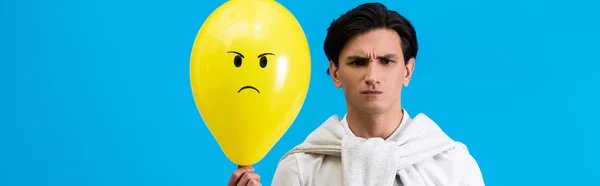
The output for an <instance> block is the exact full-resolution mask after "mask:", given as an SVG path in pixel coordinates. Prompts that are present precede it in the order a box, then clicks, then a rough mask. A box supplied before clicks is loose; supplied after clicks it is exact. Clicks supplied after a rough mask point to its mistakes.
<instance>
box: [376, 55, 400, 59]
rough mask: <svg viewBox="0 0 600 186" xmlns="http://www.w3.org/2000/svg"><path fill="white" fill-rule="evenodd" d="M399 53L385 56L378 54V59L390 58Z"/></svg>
mask: <svg viewBox="0 0 600 186" xmlns="http://www.w3.org/2000/svg"><path fill="white" fill-rule="evenodd" d="M396 56H397V55H396V54H386V55H383V56H378V57H377V59H390V58H395V57H396Z"/></svg>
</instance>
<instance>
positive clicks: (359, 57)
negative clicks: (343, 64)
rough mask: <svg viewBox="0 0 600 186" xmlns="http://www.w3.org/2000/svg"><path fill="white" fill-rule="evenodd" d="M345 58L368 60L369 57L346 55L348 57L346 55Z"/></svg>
mask: <svg viewBox="0 0 600 186" xmlns="http://www.w3.org/2000/svg"><path fill="white" fill-rule="evenodd" d="M346 59H347V60H368V59H369V58H368V57H363V56H357V55H354V56H348V57H346Z"/></svg>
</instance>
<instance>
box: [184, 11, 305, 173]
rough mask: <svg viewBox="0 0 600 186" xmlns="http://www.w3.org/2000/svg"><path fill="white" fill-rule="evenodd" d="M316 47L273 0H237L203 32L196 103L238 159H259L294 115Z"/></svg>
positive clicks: (195, 62) (194, 58) (194, 60)
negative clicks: (310, 49)
mask: <svg viewBox="0 0 600 186" xmlns="http://www.w3.org/2000/svg"><path fill="white" fill-rule="evenodd" d="M310 70H311V65H310V52H309V48H308V42H307V40H306V37H305V35H304V33H303V31H302V28H301V26H300V24H299V23H298V22H297V21H296V19H295V18H294V16H293V15H292V14H291V13H290V12H289V11H288V10H287V9H286V8H285V7H283V6H282V5H281V4H279V3H277V2H276V1H274V0H230V1H228V2H226V3H224V4H223V5H221V6H220V7H219V8H217V9H216V10H215V11H214V12H213V13H212V14H211V15H210V16H209V17H208V18H207V19H206V21H205V22H204V24H203V25H202V28H201V29H200V31H199V32H198V35H197V36H196V40H195V42H194V47H193V49H192V55H191V64H190V81H191V85H192V92H193V95H194V100H195V102H196V106H197V107H198V110H199V111H200V114H201V116H202V119H203V120H204V122H205V124H206V125H207V126H208V128H209V130H210V132H211V134H212V135H213V136H214V137H215V139H216V140H217V142H218V144H219V145H220V147H221V149H222V151H223V152H224V153H225V155H226V156H227V158H229V159H230V160H231V161H232V162H233V163H235V164H237V165H253V164H255V163H257V162H258V161H260V160H261V159H262V158H263V157H264V156H265V155H266V154H267V152H269V151H270V149H271V148H272V147H273V146H274V145H275V143H276V142H277V141H278V140H279V139H280V138H281V137H282V136H283V134H284V133H285V132H286V131H287V130H288V128H289V127H290V125H291V124H292V122H293V121H294V120H295V118H296V116H297V114H298V112H299V111H300V108H301V107H302V104H303V103H304V99H305V97H306V93H307V91H308V85H309V81H310Z"/></svg>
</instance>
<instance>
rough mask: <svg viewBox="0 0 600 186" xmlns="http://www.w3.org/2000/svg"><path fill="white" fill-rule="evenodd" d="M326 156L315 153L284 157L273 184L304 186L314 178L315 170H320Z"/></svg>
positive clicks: (278, 166) (276, 171)
mask: <svg viewBox="0 0 600 186" xmlns="http://www.w3.org/2000/svg"><path fill="white" fill-rule="evenodd" d="M324 159H325V155H322V154H314V153H303V152H298V153H293V154H290V155H288V156H285V157H283V158H282V159H281V160H280V161H279V164H278V165H277V169H276V170H275V175H274V176H273V183H278V184H279V185H303V183H306V182H308V180H310V178H312V177H314V175H313V174H314V173H315V172H318V171H314V170H315V169H319V168H320V167H321V166H322V164H323V161H324Z"/></svg>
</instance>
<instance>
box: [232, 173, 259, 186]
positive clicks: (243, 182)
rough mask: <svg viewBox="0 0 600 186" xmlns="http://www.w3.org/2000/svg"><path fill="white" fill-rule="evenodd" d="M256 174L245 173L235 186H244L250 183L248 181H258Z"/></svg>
mask: <svg viewBox="0 0 600 186" xmlns="http://www.w3.org/2000/svg"><path fill="white" fill-rule="evenodd" d="M258 178H259V177H258V174H256V173H253V172H246V173H244V175H243V176H242V178H241V179H240V181H239V182H238V184H237V186H246V185H248V183H249V182H250V180H255V179H258Z"/></svg>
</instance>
